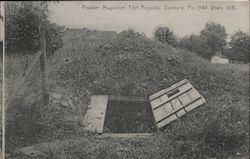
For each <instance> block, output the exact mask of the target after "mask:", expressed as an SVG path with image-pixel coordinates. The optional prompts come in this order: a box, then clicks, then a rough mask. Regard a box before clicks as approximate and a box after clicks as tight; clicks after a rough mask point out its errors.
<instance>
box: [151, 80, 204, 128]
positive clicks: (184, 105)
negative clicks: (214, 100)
mask: <svg viewBox="0 0 250 159" xmlns="http://www.w3.org/2000/svg"><path fill="white" fill-rule="evenodd" d="M167 90H170V91H167ZM157 96H158V97H157ZM150 99H151V107H152V110H153V114H154V117H155V123H156V125H157V127H158V128H162V127H164V126H165V125H167V124H169V123H170V122H172V121H174V120H176V119H177V117H181V116H183V115H185V114H186V113H187V112H188V111H191V110H193V109H195V108H197V107H198V106H200V105H202V104H204V103H205V102H206V101H205V99H204V98H203V97H202V96H201V95H200V94H199V92H198V91H197V90H196V89H195V88H194V87H193V86H192V84H190V83H189V82H188V81H187V80H183V81H181V82H180V83H177V84H175V85H173V86H171V87H170V88H168V89H165V90H163V91H160V92H158V93H156V94H154V95H153V96H150Z"/></svg>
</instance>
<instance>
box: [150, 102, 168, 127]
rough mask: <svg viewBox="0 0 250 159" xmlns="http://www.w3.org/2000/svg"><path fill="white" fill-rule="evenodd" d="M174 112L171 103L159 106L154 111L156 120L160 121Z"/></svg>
mask: <svg viewBox="0 0 250 159" xmlns="http://www.w3.org/2000/svg"><path fill="white" fill-rule="evenodd" d="M172 113H173V108H172V106H171V104H170V103H166V104H165V105H164V106H162V107H159V108H158V109H156V110H154V111H153V114H154V117H155V122H156V123H157V122H159V121H161V120H162V119H164V118H165V117H166V116H169V115H170V114H172Z"/></svg>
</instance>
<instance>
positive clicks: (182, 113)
mask: <svg viewBox="0 0 250 159" xmlns="http://www.w3.org/2000/svg"><path fill="white" fill-rule="evenodd" d="M176 114H177V116H178V117H181V116H183V115H184V114H186V111H185V110H184V109H181V110H179V111H178V112H177V113H176Z"/></svg>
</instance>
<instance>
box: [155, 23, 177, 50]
mask: <svg viewBox="0 0 250 159" xmlns="http://www.w3.org/2000/svg"><path fill="white" fill-rule="evenodd" d="M154 38H155V39H156V40H158V41H160V42H162V43H167V44H169V45H172V46H175V45H176V37H175V35H174V32H172V31H171V30H170V29H169V28H168V27H158V28H156V30H155V31H154Z"/></svg>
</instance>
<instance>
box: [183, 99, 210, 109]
mask: <svg viewBox="0 0 250 159" xmlns="http://www.w3.org/2000/svg"><path fill="white" fill-rule="evenodd" d="M204 103H206V101H205V99H204V98H203V97H201V98H200V99H199V100H197V101H195V102H194V103H192V104H189V105H188V106H185V107H184V109H185V110H186V111H187V112H189V111H191V110H193V109H195V108H197V107H199V106H201V105H202V104H204Z"/></svg>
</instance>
